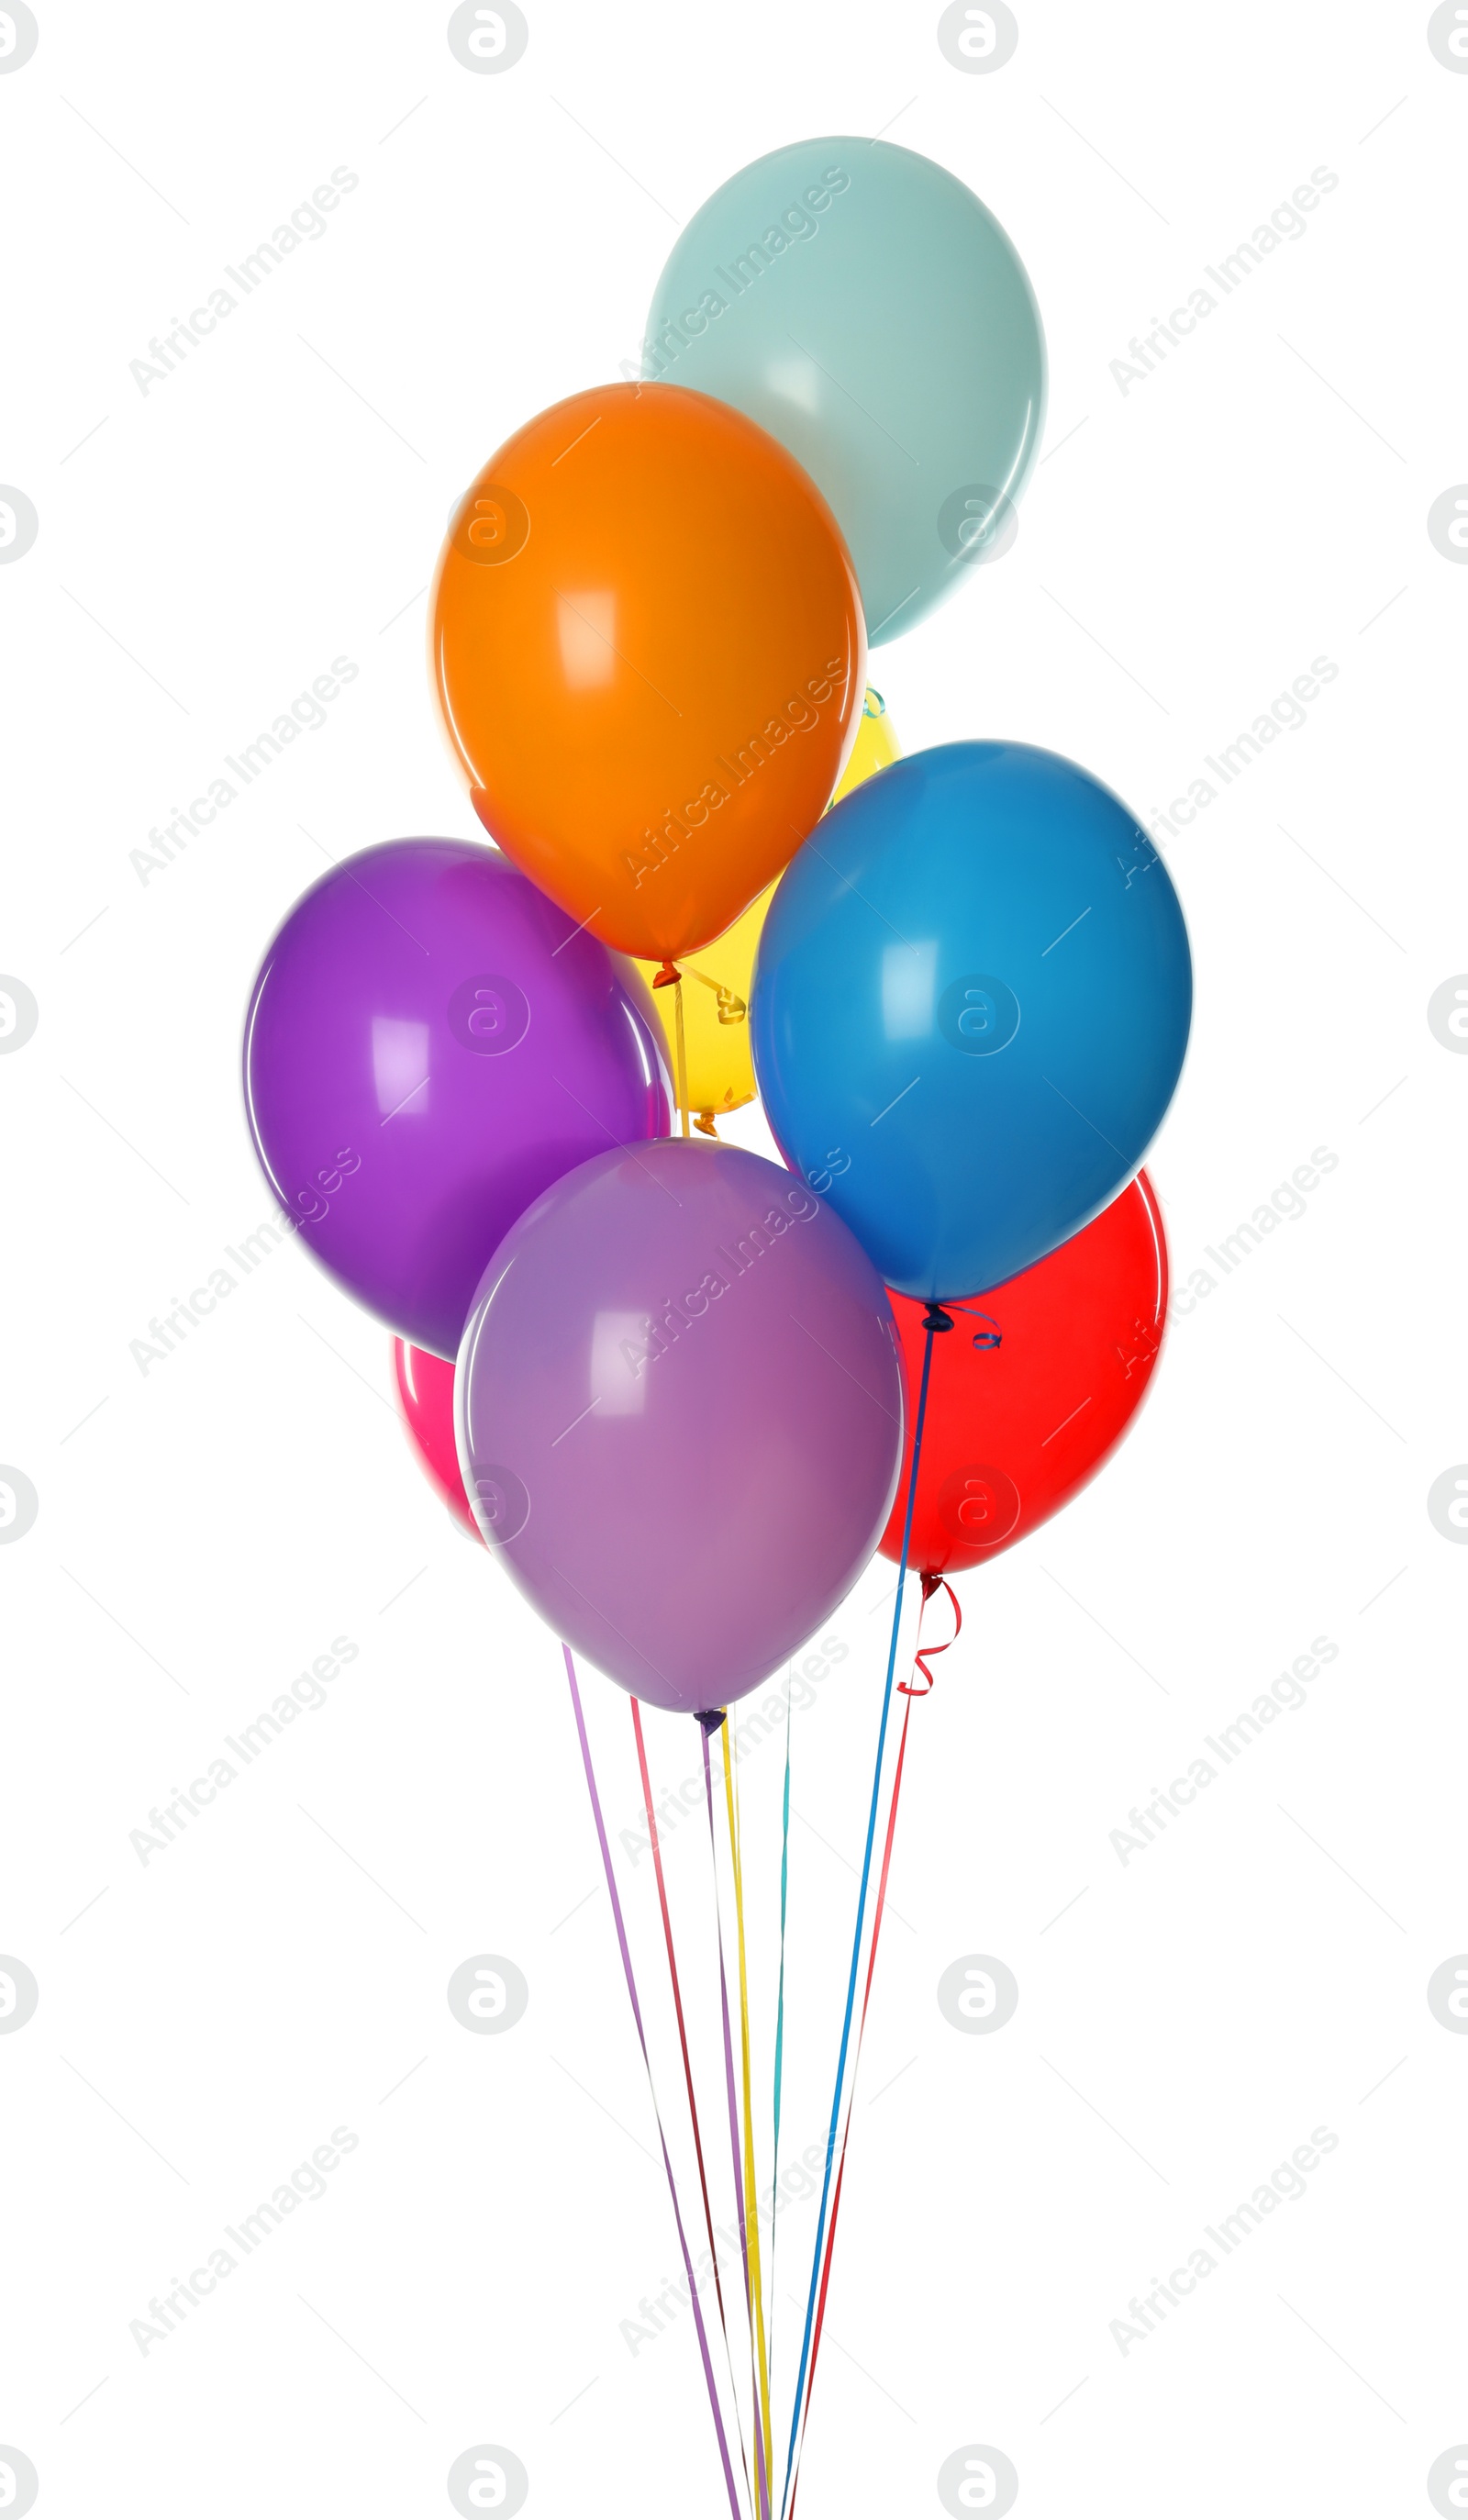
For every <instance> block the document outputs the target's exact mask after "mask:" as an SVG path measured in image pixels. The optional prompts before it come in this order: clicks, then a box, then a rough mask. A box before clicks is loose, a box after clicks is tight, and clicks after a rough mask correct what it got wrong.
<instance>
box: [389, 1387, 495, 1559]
mask: <svg viewBox="0 0 1468 2520" xmlns="http://www.w3.org/2000/svg"><path fill="white" fill-rule="evenodd" d="M392 1371H393V1374H394V1377H395V1379H396V1382H397V1387H398V1401H399V1403H400V1405H401V1408H402V1412H403V1419H404V1423H405V1424H406V1426H407V1429H408V1441H409V1443H410V1444H411V1445H412V1447H413V1449H414V1451H415V1453H416V1454H417V1455H418V1458H419V1463H420V1464H421V1466H422V1468H423V1473H424V1476H425V1477H426V1479H427V1481H428V1484H429V1486H430V1487H432V1488H436V1489H437V1491H438V1494H439V1495H440V1496H441V1497H442V1499H443V1501H444V1504H445V1505H446V1506H447V1507H448V1508H449V1511H450V1513H451V1514H452V1515H453V1517H454V1519H455V1521H456V1522H460V1523H462V1524H463V1525H464V1528H465V1530H466V1531H467V1533H468V1535H469V1538H470V1539H471V1540H477V1539H478V1537H479V1526H478V1524H477V1523H476V1522H475V1520H474V1517H473V1513H472V1510H471V1508H470V1506H469V1501H468V1499H467V1496H466V1495H465V1493H464V1480H463V1478H462V1476H461V1475H460V1469H459V1453H458V1448H457V1446H456V1444H455V1440H454V1369H453V1367H452V1366H451V1365H450V1364H449V1363H448V1360H447V1359H446V1358H445V1357H441V1356H434V1355H433V1354H432V1352H431V1350H430V1349H428V1348H425V1347H412V1346H410V1345H409V1342H408V1341H407V1339H400V1338H395V1339H394V1340H393V1342H392Z"/></svg>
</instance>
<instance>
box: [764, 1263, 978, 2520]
mask: <svg viewBox="0 0 1468 2520" xmlns="http://www.w3.org/2000/svg"><path fill="white" fill-rule="evenodd" d="M935 1315H936V1316H937V1318H936V1319H935V1318H934V1316H935ZM923 1328H924V1330H925V1332H926V1336H925V1338H924V1340H923V1349H922V1381H921V1383H920V1385H919V1388H918V1394H917V1422H916V1425H915V1427H914V1429H913V1433H912V1468H911V1470H910V1471H909V1474H908V1509H907V1514H906V1517H905V1519H904V1522H903V1535H902V1556H901V1559H900V1560H899V1563H898V1569H897V1599H896V1601H895V1603H894V1605H893V1610H892V1639H891V1643H890V1644H889V1645H888V1648H887V1678H886V1682H885V1685H884V1687H883V1689H882V1714H881V1722H880V1724H879V1726H878V1728H877V1736H876V1764H875V1766H874V1768H873V1771H872V1778H871V1808H870V1810H869V1812H868V1813H867V1845H866V1850H865V1853H864V1855H863V1858H862V1880H861V1887H860V1889H859V1891H858V1893H857V1922H856V1931H855V1933H854V1934H853V1936H852V1943H851V1971H850V1974H849V1976H848V1978H847V1982H846V2011H845V2015H844V2018H843V2020H842V2023H841V2051H840V2054H839V2056H838V2057H837V2059H836V2088H835V2090H834V2092H833V2093H832V2094H831V2115H830V2127H829V2131H828V2133H827V2135H826V2139H825V2171H824V2175H823V2179H822V2183H821V2210H820V2213H819V2215H818V2217H817V2222H816V2247H815V2253H814V2255H813V2257H812V2260H811V2283H810V2291H809V2293H808V2294H807V2297H806V2306H805V2331H804V2334H803V2335H802V2337H801V2342H800V2368H799V2370H798V2372H797V2374H796V2379H795V2404H794V2406H793V2408H791V2411H790V2440H789V2447H788V2449H787V2450H786V2453H785V2481H784V2488H783V2491H782V2493H781V2496H780V2511H781V2514H782V2515H783V2513H784V2508H785V2503H786V2500H787V2498H788V2496H789V2492H790V2476H791V2470H792V2468H793V2466H794V2463H795V2441H796V2435H797V2433H798V2432H799V2429H800V2419H801V2411H802V2402H803V2398H804V2393H805V2382H806V2366H807V2363H808V2362H809V2359H810V2350H811V2328H812V2323H813V2321H814V2319H815V2316H816V2288H817V2282H818V2279H819V2276H820V2272H821V2253H822V2249H823V2245H824V2241H825V2210H826V2205H827V2202H828V2200H829V2196H830V2183H831V2165H832V2162H833V2160H834V2158H835V2151H836V2128H837V2126H838V2124H839V2122H840V2116H841V2092H842V2086H843V2084H844V2082H845V2079H846V2057H847V2050H848V2048H849V2047H850V2045H851V2021H852V2014H853V2012H854V2010H855V2008H856V1999H857V1971H858V1968H859V1967H860V1964H861V1957H862V1928H863V1925H864V1923H865V1921H866V1915H867V1888H868V1885H869V1882H870V1878H871V1850H872V1843H873V1840H874V1839H875V1836H876V1815H877V1805H878V1802H879V1801H880V1797H881V1783H882V1754H883V1752H884V1750H885V1748H886V1744H887V1720H888V1717H889V1715H890V1713H891V1711H892V1682H893V1675H894V1673H895V1671H896V1669H897V1640H898V1632H899V1630H900V1628H901V1625H902V1602H903V1590H904V1586H905V1584H906V1582H907V1574H908V1553H909V1550H910V1549H911V1547H912V1509H913V1507H914V1505H915V1504H916V1501H917V1465H918V1463H919V1461H920V1459H921V1456H922V1429H923V1421H924V1419H925V1418H926V1417H927V1409H928V1378H929V1375H930V1373H931V1372H932V1364H933V1334H934V1332H935V1330H938V1329H940V1328H941V1329H951V1328H953V1324H952V1323H951V1321H950V1320H949V1318H948V1316H947V1314H946V1313H943V1312H942V1311H941V1310H940V1308H939V1307H938V1306H937V1305H935V1304H930V1305H929V1307H928V1310H927V1313H926V1315H925V1317H924V1321H923Z"/></svg>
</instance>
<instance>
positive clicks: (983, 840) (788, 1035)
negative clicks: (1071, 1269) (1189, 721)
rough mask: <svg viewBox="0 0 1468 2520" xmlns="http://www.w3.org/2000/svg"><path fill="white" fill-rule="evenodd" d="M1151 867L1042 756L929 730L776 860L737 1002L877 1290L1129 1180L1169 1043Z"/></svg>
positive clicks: (1178, 940)
mask: <svg viewBox="0 0 1468 2520" xmlns="http://www.w3.org/2000/svg"><path fill="white" fill-rule="evenodd" d="M1191 1009H1192V966H1191V962H1190V959H1189V955H1188V946H1187V930H1186V928H1185V926H1184V925H1183V921H1182V911H1181V908H1180V906H1179V900H1178V895H1177V893H1176V892H1175V891H1174V889H1173V885H1172V879H1171V877H1169V875H1168V871H1167V869H1166V867H1165V866H1164V865H1163V863H1162V861H1161V859H1160V858H1159V856H1158V854H1157V851H1156V849H1155V848H1154V847H1153V845H1152V843H1151V841H1150V840H1149V839H1148V838H1147V836H1146V833H1145V832H1142V831H1140V830H1138V828H1137V825H1136V823H1135V822H1134V819H1133V816H1132V815H1131V814H1130V813H1129V812H1128V810H1127V808H1126V806H1125V805H1124V804H1123V803H1122V801H1121V799H1120V797H1118V796H1114V795H1113V794H1112V792H1111V790H1110V788H1109V787H1102V786H1101V783H1100V781H1099V780H1098V779H1092V778H1091V776H1090V773H1089V772H1088V771H1085V770H1082V769H1080V768H1078V767H1077V765H1076V763H1075V762H1073V761H1066V760H1063V759H1062V758H1061V756H1060V755H1059V754H1058V753H1054V752H1038V751H1036V750H1034V749H1033V748H1032V747H1031V746H1030V745H1029V744H1025V743H945V744H940V745H939V746H937V747H936V749H935V750H933V751H931V752H914V753H911V754H910V755H909V756H908V758H907V759H906V760H905V761H897V762H894V763H893V764H892V765H891V767H890V768H889V769H886V770H879V771H878V772H877V775H876V777H875V778H874V779H868V780H867V781H866V782H865V783H864V785H863V786H862V787H856V788H853V790H852V792H851V794H850V795H849V796H846V797H844V798H843V800H842V802H841V803H840V804H839V805H835V806H833V807H832V809H831V811H830V812H829V813H828V814H827V815H826V817H825V819H824V821H823V822H822V823H821V824H820V825H819V826H818V827H817V830H816V832H815V833H814V834H813V835H812V837H811V838H810V839H808V840H807V841H806V843H805V845H804V847H803V848H801V849H798V850H797V851H796V853H795V856H794V857H793V858H792V859H791V861H790V863H789V865H788V867H787V868H786V869H785V872H784V874H783V875H782V876H781V877H780V880H779V884H778V889H777V891H776V895H775V899H774V900H773V901H772V903H771V905H770V910H769V915H768V917H767V919H766V921H765V925H764V929H763V931H762V933H761V936H760V948H759V961H758V963H757V965H756V967H755V974H754V987H753V991H752V994H751V1001H750V1036H751V1043H752V1047H753V1051H754V1067H755V1074H756V1076H757V1077H758V1079H759V1088H760V1093H761V1095H762V1096H763V1098H764V1103H765V1112H766V1116H767V1118H768V1120H769V1122H770V1126H771V1128H772V1129H773V1130H774V1132H775V1136H776V1138H777V1140H778V1145H779V1148H780V1152H781V1153H782V1154H783V1156H784V1157H785V1160H786V1162H787V1163H788V1164H789V1165H790V1166H791V1168H792V1170H793V1171H795V1172H798V1173H799V1174H801V1176H802V1177H803V1178H804V1180H805V1181H806V1182H808V1183H809V1185H810V1187H811V1189H812V1190H814V1191H818V1192H819V1193H821V1195H822V1196H823V1198H824V1199H825V1200H826V1201H827V1203H828V1205H830V1206H831V1207H833V1208H834V1209H835V1211H836V1213H837V1215H838V1216H839V1217H840V1218H841V1219H842V1221H843V1222H844V1223H845V1224H847V1225H849V1226H850V1228H851V1230H852V1232H853V1234H854V1235H855V1236H856V1238H857V1239H858V1241H859V1242H860V1243H861V1244H862V1245H863V1247H864V1248H865V1250H866V1251H867V1255H868V1257H869V1258H870V1259H871V1260H872V1261H873V1262H874V1263H875V1265H876V1267H877V1268H878V1270H879V1271H880V1272H881V1275H882V1278H883V1280H884V1282H885V1283H886V1284H887V1285H889V1286H895V1287H896V1288H897V1289H898V1290H899V1291H900V1292H901V1293H902V1294H905V1295H916V1296H919V1297H922V1298H925V1299H927V1300H932V1299H935V1298H936V1299H938V1300H942V1299H944V1298H947V1297H959V1296H964V1295H971V1294H979V1293H981V1292H983V1291H984V1290H985V1289H986V1288H988V1287H990V1286H998V1285H1001V1284H1002V1283H1003V1282H1004V1280H1005V1279H1007V1278H1012V1277H1013V1276H1014V1275H1015V1274H1016V1272H1017V1271H1018V1270H1021V1269H1028V1268H1029V1267H1030V1266H1031V1264H1032V1262H1034V1261H1036V1260H1041V1259H1044V1257H1045V1253H1046V1252H1047V1251H1053V1250H1054V1248H1055V1246H1056V1245H1057V1243H1061V1242H1066V1241H1068V1240H1069V1239H1070V1237H1071V1236H1072V1235H1073V1234H1079V1232H1080V1230H1081V1228H1082V1226H1083V1225H1089V1224H1090V1220H1091V1218H1092V1217H1093V1216H1097V1215H1099V1213H1100V1211H1101V1209H1102V1208H1103V1207H1106V1206H1107V1205H1109V1203H1110V1201H1111V1200H1112V1199H1113V1198H1115V1196H1116V1194H1117V1193H1118V1191H1120V1190H1122V1189H1124V1188H1125V1186H1126V1184H1127V1183H1128V1182H1129V1181H1130V1179H1131V1178H1132V1175H1133V1174H1134V1172H1135V1170H1136V1168H1137V1166H1138V1164H1139V1163H1140V1162H1141V1159H1142V1157H1143V1155H1144V1154H1145V1153H1146V1150H1147V1146H1148V1143H1149V1141H1150V1139H1151V1137H1152V1135H1153V1132H1154V1131H1155V1130H1156V1128H1157V1126H1158V1124H1159V1122H1160V1121H1161V1119H1162V1116H1163V1113H1164V1112H1165V1111H1166V1109H1167V1107H1168V1103H1169V1102H1170V1101H1171V1099H1172V1094H1173V1089H1174V1087H1175V1086H1176V1084H1177V1082H1178V1076H1179V1069H1180V1068H1181V1065H1182V1055H1183V1052H1184V1050H1185V1049H1186V1047H1187V1033H1188V1022H1189V1018H1190V1014H1191Z"/></svg>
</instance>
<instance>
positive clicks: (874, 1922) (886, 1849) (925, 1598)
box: [789, 1575, 963, 2520]
mask: <svg viewBox="0 0 1468 2520" xmlns="http://www.w3.org/2000/svg"><path fill="white" fill-rule="evenodd" d="M940 1585H941V1586H942V1589H943V1591H944V1592H945V1593H947V1595H948V1597H949V1599H950V1600H951V1601H952V1602H953V1605H954V1610H955V1614H956V1618H957V1622H958V1627H956V1628H955V1630H954V1633H953V1635H952V1636H951V1637H950V1638H949V1640H948V1643H946V1644H941V1645H929V1646H928V1648H927V1652H928V1653H947V1651H948V1648H949V1645H951V1644H955V1643H956V1642H957V1635H958V1628H960V1627H961V1626H962V1624H963V1617H962V1613H961V1611H960V1610H959V1609H958V1603H957V1600H956V1596H955V1594H954V1591H953V1587H952V1586H951V1585H949V1584H945V1583H944V1581H943V1578H942V1576H941V1575H924V1576H923V1578H922V1604H921V1607H920V1608H919V1610H918V1613H917V1638H916V1643H915V1644H914V1647H913V1654H912V1661H913V1666H914V1668H915V1669H917V1670H919V1671H920V1672H921V1673H922V1674H923V1677H924V1679H925V1680H926V1682H927V1688H913V1687H912V1682H911V1681H908V1680H904V1681H900V1682H899V1683H898V1687H899V1689H900V1690H901V1693H902V1695H903V1696H904V1697H905V1698H906V1699H907V1701H908V1702H907V1704H906V1706H905V1707H904V1708H903V1719H902V1733H901V1736H900V1738H899V1741H898V1745H897V1772H896V1774H895V1776H894V1777H893V1779H892V1802H891V1806H890V1808H889V1810H888V1813H887V1837H886V1843H885V1845H884V1846H883V1848H882V1872H881V1879H880V1881H879V1882H878V1884H877V1893H876V1907H875V1909H874V1911H873V1913H872V1919H871V1948H870V1950H869V1951H868V1953H867V1984H866V1986H865V1988H864V1989H863V1993H862V2018H861V2021H860V2023H859V2024H858V2028H857V2048H856V2054H855V2056H854V2057H853V2058H852V2065H851V2097H850V2099H849V2100H848V2101H847V2104H846V2127H845V2132H844V2133H843V2135H842V2138H841V2159H840V2164H839V2166H838V2168H837V2171H836V2192H835V2195H834V2196H833V2197H832V2199H831V2228H830V2235H829V2237H828V2238H827V2240H826V2244H825V2264H824V2266H823V2269H822V2271H821V2299H820V2301H819V2303H818V2304H817V2307H816V2332H815V2335H814V2336H813V2338H812V2340H811V2373H810V2378H809V2380H808V2382H807V2384H806V2393H805V2410H806V2418H807V2421H809V2418H810V2411H811V2400H812V2398H813V2396H814V2395H815V2390H816V2361H817V2357H818V2355H819V2354H820V2352H821V2331H822V2329H823V2326H824V2324H825V2295H826V2288H827V2286H828V2285H829V2283H830V2279H831V2260H832V2259H833V2257H834V2256H835V2254H836V2223H837V2219H838V2217H839V2215H840V2212H841V2189H842V2185H843V2183H844V2182H845V2178H846V2147H847V2145H848V2144H849V2143H850V2141H851V2121H852V2118H853V2117H854V2115H855V2114H856V2104H857V2077H858V2075H859V2074H860V2072H861V2070H862V2045H863V2042H864V2040H865V2039H866V2036H867V2006H868V2004H869V2003H870V2002H871V1981H872V1978H873V1976H874V1974H875V1971H876V1947H877V1944H878V1942H879V1941H880V1940H881V1932H882V1916H883V1914H884V1913H885V1910H886V1906H887V1875H888V1873H889V1871H890V1870H891V1868H892V1841H893V1838H894V1837H895V1835H896V1833H897V1806H898V1804H899V1802H900V1800H901V1799H902V1778H903V1763H904V1761H905V1760H906V1758H907V1755H908V1725H909V1722H910V1720H911V1717H912V1700H913V1698H914V1697H926V1696H927V1695H928V1693H929V1691H930V1690H931V1688H932V1686H933V1675H932V1673H931V1672H930V1671H929V1670H928V1667H927V1662H926V1659H925V1656H924V1654H923V1653H922V1652H921V1651H919V1650H918V1647H920V1645H921V1642H922V1616H923V1611H924V1610H925V1609H926V1608H927V1605H928V1602H929V1601H930V1599H931V1598H932V1596H933V1594H934V1593H935V1592H937V1590H938V1589H939V1587H940ZM800 2448H801V2453H802V2454H803V2453H804V2450H805V2435H804V2433H802V2434H801V2441H800ZM799 2492H800V2459H799V2458H798V2457H797V2459H796V2462H795V2482H794V2484H793V2486H792V2487H791V2489H790V2514H789V2520H795V2498H796V2496H797V2494H798V2493H799Z"/></svg>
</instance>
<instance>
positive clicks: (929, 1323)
mask: <svg viewBox="0 0 1468 2520" xmlns="http://www.w3.org/2000/svg"><path fill="white" fill-rule="evenodd" d="M922 1327H923V1328H924V1329H925V1330H951V1329H952V1328H953V1327H954V1319H953V1315H952V1313H946V1312H945V1311H944V1309H943V1306H942V1305H941V1304H929V1306H928V1308H927V1311H926V1312H925V1313H924V1314H923V1317H922Z"/></svg>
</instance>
